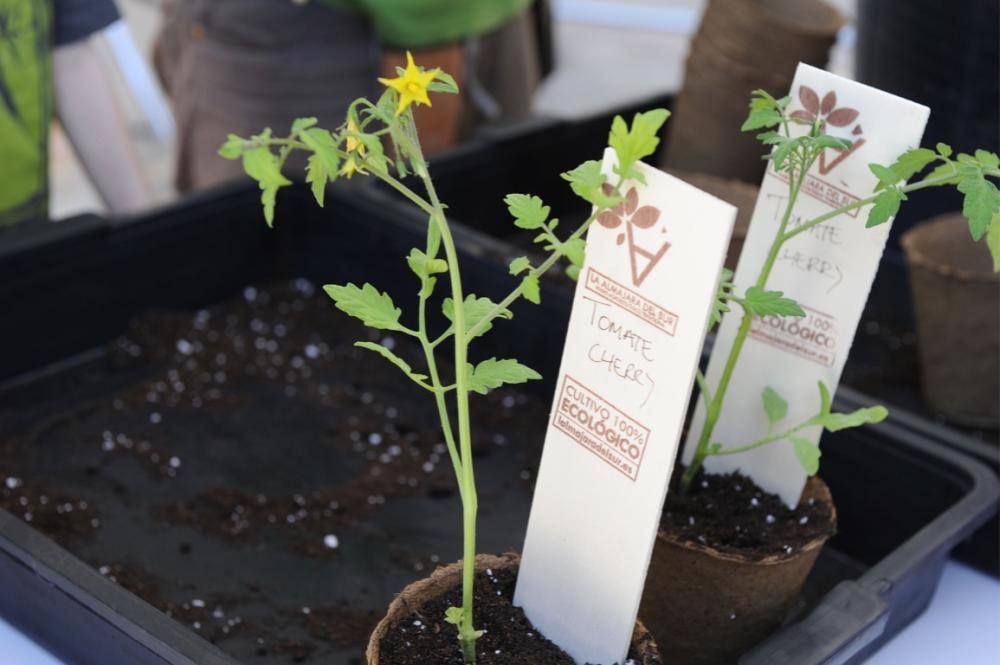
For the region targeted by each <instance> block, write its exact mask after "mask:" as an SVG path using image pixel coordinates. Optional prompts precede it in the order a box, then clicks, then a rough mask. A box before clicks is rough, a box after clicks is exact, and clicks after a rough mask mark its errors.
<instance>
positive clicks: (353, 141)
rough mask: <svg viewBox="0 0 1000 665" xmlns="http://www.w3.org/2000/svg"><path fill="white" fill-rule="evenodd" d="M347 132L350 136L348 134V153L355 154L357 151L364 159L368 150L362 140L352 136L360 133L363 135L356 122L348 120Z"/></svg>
mask: <svg viewBox="0 0 1000 665" xmlns="http://www.w3.org/2000/svg"><path fill="white" fill-rule="evenodd" d="M347 132H348V134H347V152H354V151H355V150H357V151H358V154H359V155H361V156H362V157H364V156H365V150H366V148H365V144H364V143H362V142H361V139H359V138H358V137H356V136H351V134H359V133H361V130H360V129H358V126H357V124H356V123H355V122H354V120H352V119H350V118H348V119H347Z"/></svg>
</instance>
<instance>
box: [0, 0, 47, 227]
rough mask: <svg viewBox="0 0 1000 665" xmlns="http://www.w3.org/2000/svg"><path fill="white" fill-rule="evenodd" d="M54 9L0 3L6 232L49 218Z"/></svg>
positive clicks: (0, 220) (39, 2)
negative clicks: (26, 222)
mask: <svg viewBox="0 0 1000 665" xmlns="http://www.w3.org/2000/svg"><path fill="white" fill-rule="evenodd" d="M51 26H52V11H51V6H50V4H49V2H46V1H43V0H30V1H25V0H0V228H2V227H5V226H11V225H13V224H17V223H19V222H23V221H25V220H28V219H44V218H46V217H47V216H48V197H49V189H48V145H49V143H48V139H49V121H50V120H51V117H52V59H51Z"/></svg>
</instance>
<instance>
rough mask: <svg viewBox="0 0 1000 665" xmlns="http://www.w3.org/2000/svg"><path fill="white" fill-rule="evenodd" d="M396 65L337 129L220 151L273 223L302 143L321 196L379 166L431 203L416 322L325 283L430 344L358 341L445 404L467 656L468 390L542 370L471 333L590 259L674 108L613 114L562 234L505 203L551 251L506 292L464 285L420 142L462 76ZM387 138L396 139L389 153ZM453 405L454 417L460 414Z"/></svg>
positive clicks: (415, 198) (400, 188)
mask: <svg viewBox="0 0 1000 665" xmlns="http://www.w3.org/2000/svg"><path fill="white" fill-rule="evenodd" d="M398 74H399V76H398V77H396V78H393V79H379V80H380V81H381V82H382V83H383V84H384V85H385V86H386V91H385V92H384V93H383V94H382V96H381V97H380V98H379V99H378V100H377V101H376V102H371V101H369V100H367V99H364V98H361V99H357V100H355V101H354V102H353V103H352V104H351V105H350V106H349V107H348V109H347V118H346V119H345V121H344V123H343V124H342V125H341V126H340V127H339V128H337V129H336V130H334V131H329V130H326V129H322V128H320V127H318V126H317V122H316V120H315V119H314V118H301V119H298V120H296V121H295V122H294V123H293V125H292V128H291V133H290V134H289V135H288V136H287V137H275V136H273V134H272V132H271V130H270V129H265V130H264V131H263V132H262V133H260V134H258V135H256V136H253V137H251V138H249V139H245V138H241V137H239V136H235V135H230V136H229V138H228V140H227V141H226V143H225V144H224V145H223V146H222V148H221V149H220V151H219V153H220V154H221V155H222V156H223V157H225V158H228V159H242V160H243V166H244V169H245V171H246V172H247V174H248V175H249V176H250V177H251V178H253V179H254V180H256V181H257V182H258V184H259V185H260V189H261V202H262V204H263V208H264V217H265V219H266V220H267V223H268V225H272V224H273V222H274V213H275V203H276V198H277V193H278V191H279V190H280V189H281V188H282V187H285V186H288V185H290V184H291V181H290V180H289V179H288V178H286V177H285V176H284V175H283V173H282V170H283V167H284V165H285V161H286V160H287V158H288V156H289V154H291V152H292V151H295V150H301V151H305V152H306V153H308V165H307V175H306V181H307V182H308V183H310V184H311V185H312V192H313V194H314V196H315V198H316V201H317V203H319V205H320V206H322V205H323V203H324V194H325V191H326V186H327V184H328V183H329V182H331V181H333V180H336V179H337V178H338V177H340V176H343V177H347V178H350V177H352V176H353V175H355V174H359V175H371V176H373V177H376V178H378V179H379V180H381V181H383V182H385V183H386V184H388V185H389V186H390V187H392V188H393V189H395V190H396V191H397V192H399V193H400V194H402V195H403V196H404V197H406V199H408V200H409V201H410V202H411V203H413V204H414V205H416V206H417V207H418V208H420V209H421V210H422V211H423V212H424V213H426V214H427V217H428V224H427V235H426V243H425V244H424V246H423V247H415V248H413V249H412V250H411V251H410V254H409V255H408V256H407V257H406V262H407V264H408V266H409V267H410V270H412V271H413V274H414V275H415V276H416V279H417V281H418V283H419V291H418V299H417V306H416V309H417V312H416V321H417V323H416V326H415V327H411V326H408V325H405V324H404V323H403V316H402V314H403V313H402V310H401V309H400V308H398V307H397V306H396V305H395V303H394V302H393V300H392V298H391V297H390V296H389V294H388V293H385V292H383V291H380V290H379V289H378V288H377V287H375V286H373V285H371V284H363V285H361V286H357V285H356V284H353V283H348V284H343V285H328V286H326V287H325V290H326V293H327V294H328V295H329V296H330V297H331V298H332V299H333V300H334V301H335V302H336V306H337V308H338V309H340V310H342V311H343V312H345V313H346V314H349V315H350V316H353V317H356V318H358V319H360V320H361V321H362V322H364V324H365V325H367V326H370V327H372V328H378V329H381V330H391V331H395V332H398V333H401V334H404V335H407V336H409V337H412V338H413V339H415V340H416V341H417V342H418V343H419V345H420V347H421V349H422V350H423V359H424V364H425V367H426V368H425V369H423V370H421V371H419V372H418V371H417V370H416V369H414V368H413V367H411V366H410V364H409V363H408V362H406V361H405V360H403V359H402V358H400V357H399V356H398V355H396V354H395V353H393V352H392V351H391V350H390V349H389V348H387V347H385V346H383V345H381V344H376V343H373V342H357V346H360V347H362V348H365V349H368V350H370V351H373V352H375V353H378V354H379V355H381V356H383V357H384V358H385V359H386V360H388V361H389V362H390V363H392V364H393V365H395V366H396V367H398V368H399V369H400V370H401V371H402V372H403V374H405V375H406V376H407V377H408V378H409V379H410V380H411V381H413V382H414V383H416V384H417V385H418V386H420V387H421V388H423V389H425V390H427V391H428V392H429V393H430V394H431V397H432V398H433V400H434V402H435V405H436V407H437V412H438V416H439V418H440V422H441V430H442V433H443V436H444V440H445V443H446V445H447V447H448V453H449V456H450V458H451V463H452V466H453V467H454V472H455V476H456V478H457V480H458V487H459V494H460V497H461V500H462V506H463V527H464V548H463V559H462V562H463V592H462V606H461V607H453V608H450V609H449V610H448V611H447V613H446V616H445V620H446V621H447V622H449V623H451V624H454V625H455V626H456V627H457V629H458V638H459V642H460V644H461V650H462V656H463V659H464V661H465V663H467V664H472V663H474V662H475V659H476V652H475V643H476V640H477V639H478V638H479V636H480V635H481V633H480V631H477V630H476V629H475V626H474V623H473V579H474V576H475V558H476V516H477V507H478V503H477V495H476V480H475V471H474V469H473V460H472V435H471V427H470V420H469V395H470V393H480V394H486V393H487V392H488V391H489V390H491V389H493V388H498V387H499V386H501V385H504V384H518V383H524V382H526V381H530V380H533V379H539V378H541V377H540V376H539V374H538V373H537V372H535V371H534V370H532V369H531V368H529V367H526V366H525V365H522V364H521V363H520V362H518V361H517V360H515V359H511V358H501V359H498V358H489V359H486V360H483V361H482V362H479V363H477V364H473V363H472V362H470V361H469V346H470V343H471V342H472V341H473V340H474V339H476V338H477V337H479V336H481V335H483V334H485V333H487V332H489V331H490V329H491V328H492V327H493V324H494V323H495V322H496V321H497V320H499V319H510V318H511V317H512V316H513V314H512V313H511V311H510V309H509V308H510V306H511V305H512V304H513V303H514V302H515V301H517V300H518V299H520V298H524V299H526V300H528V301H530V302H533V303H535V304H539V303H540V302H541V293H540V291H541V289H540V284H539V278H540V277H541V275H542V274H543V273H545V272H546V271H548V270H549V269H550V268H552V267H553V266H554V265H555V264H556V263H557V262H558V261H559V260H560V259H562V258H564V257H565V258H566V259H567V260H568V261H569V265H568V267H567V272H568V273H569V274H570V276H575V275H576V274H578V273H579V270H580V266H581V265H582V264H583V259H584V249H585V243H584V234H585V233H586V232H587V229H588V228H589V226H590V224H591V223H592V222H593V221H594V220H595V219H597V217H598V216H599V215H600V214H601V213H603V212H605V211H607V210H609V209H611V208H613V207H614V206H616V205H618V204H619V203H621V202H622V201H623V197H622V195H621V191H620V190H621V185H622V183H624V182H625V181H626V180H640V181H643V177H642V174H641V173H640V172H639V171H638V170H637V169H636V164H637V163H638V161H639V160H641V159H642V158H644V157H647V156H649V155H651V154H653V152H654V151H655V150H656V146H657V145H658V143H659V138H658V137H659V134H660V129H661V127H662V125H663V123H664V122H665V121H666V119H667V117H668V115H669V114H668V112H667V111H666V110H662V109H660V110H654V111H650V112H647V113H638V114H636V116H635V118H634V120H633V122H632V124H631V126H629V125H628V124H627V123H626V122H625V121H624V120H623V119H622V118H621V117H617V118H615V120H614V122H613V124H612V127H611V133H610V136H609V141H608V142H609V145H610V146H611V148H613V149H614V150H615V152H616V153H617V157H618V163H617V166H616V167H615V169H614V172H615V178H614V181H615V182H612V183H609V182H608V179H607V177H606V176H605V175H604V173H603V172H602V169H601V163H600V162H598V161H588V162H584V163H583V164H581V165H580V166H578V167H577V168H575V169H573V170H572V171H569V172H567V173H564V174H562V177H563V179H565V180H566V181H567V182H568V183H569V186H570V187H571V188H572V190H573V191H574V192H575V193H576V194H577V195H578V196H580V197H581V198H583V199H584V200H586V201H587V202H589V203H590V204H592V205H593V206H594V209H593V212H592V214H591V215H590V217H589V218H588V219H587V220H586V222H584V224H583V225H581V226H580V227H579V228H578V229H577V230H576V231H574V232H573V233H572V234H570V235H569V237H568V238H566V239H565V240H562V239H560V238H559V237H558V236H557V235H556V233H555V229H556V226H557V224H558V221H557V220H556V219H554V218H552V217H551V216H550V208H549V207H548V206H546V205H545V204H544V202H543V201H542V200H541V199H540V198H538V197H537V196H529V195H526V194H510V195H509V196H507V197H506V199H505V202H506V204H507V207H508V210H509V211H510V214H511V216H512V217H513V218H514V225H515V226H517V227H518V228H522V229H528V230H533V231H538V235H537V236H536V238H535V242H536V243H538V244H540V245H541V246H542V247H543V248H544V249H545V250H546V254H547V255H546V258H545V259H544V260H542V261H541V262H540V263H539V264H538V265H533V264H532V262H531V261H530V260H529V259H528V258H527V257H523V256H522V257H518V258H517V259H514V261H512V262H511V264H510V274H511V275H513V276H515V277H519V278H520V281H519V283H518V284H517V286H516V287H515V288H514V289H513V290H512V291H511V292H510V293H509V294H508V295H507V296H506V297H505V298H503V299H502V300H501V301H500V302H493V301H491V300H490V299H489V298H484V297H480V296H477V295H475V294H471V293H466V292H465V290H464V288H463V285H462V277H461V269H460V265H459V260H458V252H457V249H456V247H455V243H454V240H453V238H452V234H451V229H450V227H449V224H448V220H447V217H446V216H445V206H444V205H443V204H442V203H441V201H440V200H439V199H438V195H437V192H436V190H435V188H434V183H433V181H432V180H431V177H430V174H429V172H428V168H427V162H426V160H425V159H424V155H423V152H422V150H421V146H420V140H419V137H418V134H417V128H416V125H415V123H414V119H413V111H412V108H411V107H412V105H413V104H425V105H427V106H430V105H431V100H430V97H429V95H428V93H430V92H438V93H451V94H454V93H457V92H458V86H457V85H456V84H455V81H454V79H453V78H452V77H451V76H449V75H448V74H446V73H445V72H443V71H441V70H440V69H432V70H425V69H423V68H421V67H419V66H417V65H416V64H415V63H414V61H413V57H412V56H411V55H410V54H407V65H406V67H405V68H399V69H398ZM385 141H388V142H390V143H391V145H392V148H393V150H392V157H391V158H390V156H389V155H388V154H387V151H386V149H385V143H384V142H385ZM410 174H414V175H416V176H417V177H418V178H419V179H420V181H421V182H422V185H423V189H424V192H423V193H418V192H416V191H414V190H413V189H411V188H410V187H409V186H407V185H406V184H404V183H403V182H402V180H401V178H403V177H405V176H407V175H410ZM440 281H444V282H447V289H448V292H449V293H448V297H446V298H445V299H444V301H443V314H444V316H445V317H446V318H447V320H448V321H449V322H450V325H448V327H447V328H446V329H445V330H443V331H431V330H430V329H429V327H428V322H427V309H428V301H429V300H430V298H431V296H432V295H433V294H434V293H435V290H436V289H437V287H438V283H439V282H440ZM447 340H451V342H452V346H453V362H454V368H455V371H454V376H452V377H450V378H448V379H446V378H445V377H444V372H443V371H442V367H441V366H439V363H438V348H439V347H440V346H441V344H442V343H444V342H445V341H447ZM453 413H454V414H455V420H454V421H453V419H452V414H453Z"/></svg>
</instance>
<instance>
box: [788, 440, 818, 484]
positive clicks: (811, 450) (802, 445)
mask: <svg viewBox="0 0 1000 665" xmlns="http://www.w3.org/2000/svg"><path fill="white" fill-rule="evenodd" d="M791 441H792V449H793V450H794V451H795V459H797V460H798V461H799V464H801V465H802V468H803V469H804V470H805V472H806V473H807V474H809V475H810V476H815V475H816V473H817V472H819V460H820V457H822V455H823V453H822V452H821V451H820V449H819V446H817V445H816V444H815V443H813V442H812V441H810V440H809V439H806V438H805V437H801V436H793V437H791Z"/></svg>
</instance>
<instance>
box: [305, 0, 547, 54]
mask: <svg viewBox="0 0 1000 665" xmlns="http://www.w3.org/2000/svg"><path fill="white" fill-rule="evenodd" d="M319 2H321V3H322V4H325V5H328V6H331V7H337V8H340V9H350V10H353V11H356V12H359V13H361V14H364V15H366V16H368V17H369V18H370V19H371V21H372V23H373V24H374V26H375V30H376V32H378V35H379V38H380V39H381V40H382V43H383V44H386V45H387V46H393V47H396V48H422V47H426V46H435V45H437V44H444V43H447V42H454V41H458V40H461V39H464V38H466V37H469V36H473V35H479V34H482V33H484V32H489V31H491V30H495V29H497V28H499V27H500V26H502V25H503V24H504V23H506V22H507V21H508V20H510V19H511V18H512V17H514V16H516V15H517V14H519V13H521V12H522V11H524V10H525V9H526V8H527V7H528V6H530V5H531V2H532V0H319Z"/></svg>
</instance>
